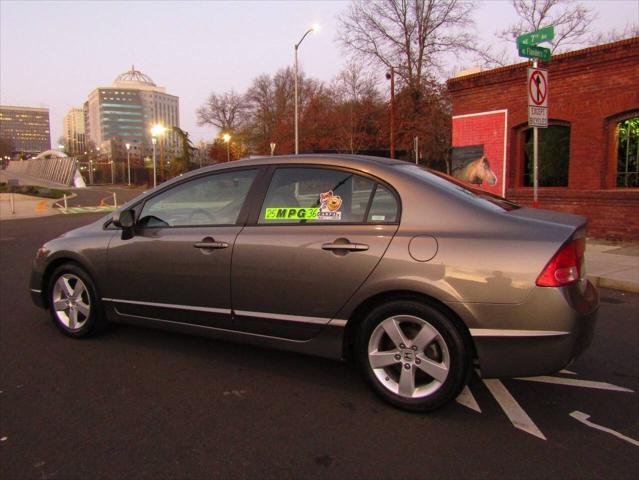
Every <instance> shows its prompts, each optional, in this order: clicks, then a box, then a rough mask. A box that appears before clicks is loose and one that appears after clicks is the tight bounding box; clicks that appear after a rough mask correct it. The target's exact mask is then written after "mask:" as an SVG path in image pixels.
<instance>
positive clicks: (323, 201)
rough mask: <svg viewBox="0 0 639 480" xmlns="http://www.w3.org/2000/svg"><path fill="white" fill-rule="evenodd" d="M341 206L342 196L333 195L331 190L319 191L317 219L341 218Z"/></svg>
mask: <svg viewBox="0 0 639 480" xmlns="http://www.w3.org/2000/svg"><path fill="white" fill-rule="evenodd" d="M341 207H342V197H340V196H339V195H333V190H329V191H328V192H324V193H320V209H319V212H318V214H317V219H318V220H328V221H331V220H341V219H342V212H340V211H339V209H340V208H341Z"/></svg>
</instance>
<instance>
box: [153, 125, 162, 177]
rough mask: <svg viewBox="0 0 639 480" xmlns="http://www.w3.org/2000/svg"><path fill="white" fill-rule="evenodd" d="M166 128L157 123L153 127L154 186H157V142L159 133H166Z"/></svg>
mask: <svg viewBox="0 0 639 480" xmlns="http://www.w3.org/2000/svg"><path fill="white" fill-rule="evenodd" d="M164 130H165V128H164V127H163V126H162V125H160V124H156V125H154V126H153V128H151V142H152V143H153V188H155V187H156V186H157V167H156V162H155V144H156V143H158V135H162V134H163V133H164Z"/></svg>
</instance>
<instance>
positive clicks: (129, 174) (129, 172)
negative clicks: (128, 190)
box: [124, 143, 131, 187]
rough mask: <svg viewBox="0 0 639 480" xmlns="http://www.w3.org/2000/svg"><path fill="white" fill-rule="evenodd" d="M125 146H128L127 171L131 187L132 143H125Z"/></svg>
mask: <svg viewBox="0 0 639 480" xmlns="http://www.w3.org/2000/svg"><path fill="white" fill-rule="evenodd" d="M124 146H125V147H126V167H127V171H128V179H129V187H130V186H131V151H130V149H131V144H130V143H125V144H124Z"/></svg>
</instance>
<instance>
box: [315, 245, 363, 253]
mask: <svg viewBox="0 0 639 480" xmlns="http://www.w3.org/2000/svg"><path fill="white" fill-rule="evenodd" d="M322 250H329V251H333V250H346V251H349V252H364V251H366V250H368V245H366V244H365V243H324V244H322Z"/></svg>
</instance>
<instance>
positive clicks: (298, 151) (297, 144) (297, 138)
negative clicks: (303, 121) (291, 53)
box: [295, 25, 319, 155]
mask: <svg viewBox="0 0 639 480" xmlns="http://www.w3.org/2000/svg"><path fill="white" fill-rule="evenodd" d="M317 31H319V25H313V26H312V27H311V28H309V29H308V30H306V32H304V35H302V38H301V39H300V41H299V42H297V43H296V44H295V155H298V154H299V153H300V146H299V131H298V122H299V118H298V113H297V102H298V100H297V77H298V75H297V50H298V49H299V48H300V45H301V44H302V42H303V41H304V39H305V38H306V35H308V34H309V33H311V32H317Z"/></svg>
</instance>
